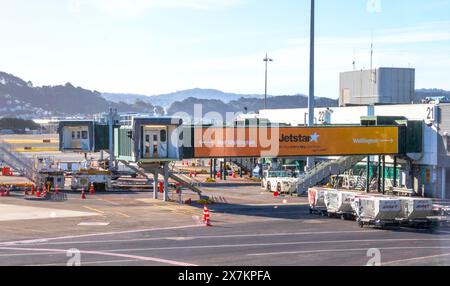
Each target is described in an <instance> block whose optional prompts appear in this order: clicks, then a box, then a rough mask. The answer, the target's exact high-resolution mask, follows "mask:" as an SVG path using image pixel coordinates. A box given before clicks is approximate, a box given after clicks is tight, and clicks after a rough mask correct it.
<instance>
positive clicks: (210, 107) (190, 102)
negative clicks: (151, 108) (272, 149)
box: [167, 95, 339, 118]
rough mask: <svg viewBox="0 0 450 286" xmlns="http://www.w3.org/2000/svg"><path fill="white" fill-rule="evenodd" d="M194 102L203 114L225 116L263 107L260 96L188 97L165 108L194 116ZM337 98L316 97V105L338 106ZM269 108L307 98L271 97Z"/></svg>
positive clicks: (298, 104) (290, 105)
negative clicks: (229, 97)
mask: <svg viewBox="0 0 450 286" xmlns="http://www.w3.org/2000/svg"><path fill="white" fill-rule="evenodd" d="M196 104H201V105H202V113H203V115H205V114H207V113H209V112H217V113H219V114H220V115H221V116H222V117H223V118H225V116H226V113H227V112H232V113H239V112H241V113H242V112H244V111H245V110H247V111H248V112H258V111H259V110H261V109H263V108H264V99H261V98H240V99H238V100H232V101H230V102H229V103H225V102H223V101H221V100H216V99H213V100H200V99H197V98H188V99H186V100H183V101H181V102H175V103H174V104H172V106H171V107H170V108H169V109H168V110H167V113H168V114H169V115H174V114H177V113H187V114H189V115H190V116H191V117H192V116H194V108H195V105H196ZM338 104H339V103H338V100H334V99H329V98H316V106H317V107H335V106H338ZM267 105H268V107H269V108H274V109H289V108H305V107H307V106H308V98H307V97H306V96H304V95H296V96H277V97H271V98H269V99H268V101H267Z"/></svg>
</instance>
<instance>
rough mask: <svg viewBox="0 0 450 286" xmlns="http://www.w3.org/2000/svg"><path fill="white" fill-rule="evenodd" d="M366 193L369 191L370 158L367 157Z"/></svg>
mask: <svg viewBox="0 0 450 286" xmlns="http://www.w3.org/2000/svg"><path fill="white" fill-rule="evenodd" d="M366 173H367V175H366V193H369V191H370V156H368V157H367V167H366Z"/></svg>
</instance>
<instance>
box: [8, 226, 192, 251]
mask: <svg viewBox="0 0 450 286" xmlns="http://www.w3.org/2000/svg"><path fill="white" fill-rule="evenodd" d="M198 227H199V225H187V226H175V227H163V228H149V229H140V230H127V231H114V232H102V233H93V234H82V235H69V236H60V237H52V238H41V239H39V241H46V242H49V241H54V240H65V239H76V238H86V237H98V236H108V235H120V234H132V233H142V232H152V231H162V230H178V229H187V228H198ZM30 241H31V243H30ZM33 241H36V240H19V241H9V242H1V243H0V246H2V245H7V246H8V245H18V244H19V245H20V244H33V243H32V242H33Z"/></svg>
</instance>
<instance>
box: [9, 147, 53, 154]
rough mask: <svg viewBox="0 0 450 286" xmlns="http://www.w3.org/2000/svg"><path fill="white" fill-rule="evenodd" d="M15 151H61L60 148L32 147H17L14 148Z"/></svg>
mask: <svg viewBox="0 0 450 286" xmlns="http://www.w3.org/2000/svg"><path fill="white" fill-rule="evenodd" d="M14 151H15V152H19V153H34V152H57V151H59V148H56V147H55V148H31V149H26V150H25V148H17V149H14Z"/></svg>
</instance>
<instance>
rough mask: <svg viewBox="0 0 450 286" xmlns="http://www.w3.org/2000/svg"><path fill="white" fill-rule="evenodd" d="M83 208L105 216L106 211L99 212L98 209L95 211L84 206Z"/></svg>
mask: <svg viewBox="0 0 450 286" xmlns="http://www.w3.org/2000/svg"><path fill="white" fill-rule="evenodd" d="M83 208H85V209H88V210H91V211H93V212H96V213H99V214H105V212H104V211H101V210H98V209H95V208H92V207H88V206H83Z"/></svg>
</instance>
